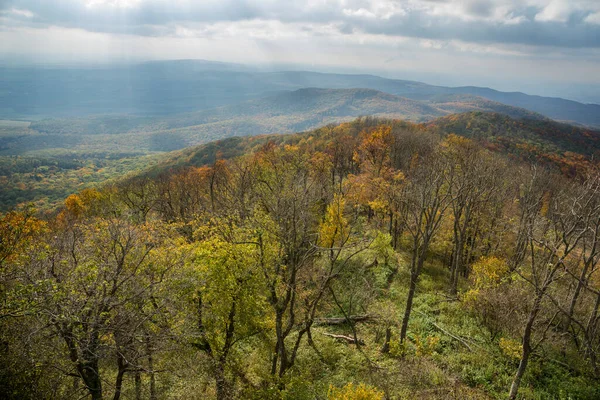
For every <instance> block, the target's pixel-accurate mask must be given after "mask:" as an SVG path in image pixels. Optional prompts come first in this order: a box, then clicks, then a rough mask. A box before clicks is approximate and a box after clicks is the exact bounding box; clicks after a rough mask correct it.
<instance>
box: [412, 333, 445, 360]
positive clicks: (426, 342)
mask: <svg viewBox="0 0 600 400" xmlns="http://www.w3.org/2000/svg"><path fill="white" fill-rule="evenodd" d="M439 341H440V338H439V337H438V336H426V337H421V336H419V335H417V337H416V338H415V346H416V355H417V356H429V355H431V354H433V352H434V351H435V348H436V346H437V344H438V343H439Z"/></svg>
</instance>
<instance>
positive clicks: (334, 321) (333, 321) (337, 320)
mask: <svg viewBox="0 0 600 400" xmlns="http://www.w3.org/2000/svg"><path fill="white" fill-rule="evenodd" d="M373 319H375V316H374V315H351V316H350V317H348V319H346V318H345V317H333V318H316V319H315V324H317V325H343V324H345V323H348V322H353V323H356V322H365V321H370V320H373ZM348 320H350V321H348Z"/></svg>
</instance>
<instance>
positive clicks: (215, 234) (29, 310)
mask: <svg viewBox="0 0 600 400" xmlns="http://www.w3.org/2000/svg"><path fill="white" fill-rule="evenodd" d="M599 138H600V135H599V134H598V133H597V132H593V131H590V130H586V129H581V128H574V127H572V126H568V125H561V124H555V123H553V122H549V121H542V120H534V121H531V120H529V121H527V120H513V119H510V118H509V117H505V116H501V115H497V114H486V113H470V114H460V115H451V116H448V117H444V118H442V119H440V120H436V121H434V122H433V123H418V124H417V123H410V122H404V121H401V120H392V119H378V118H359V119H356V120H354V121H351V122H345V123H341V124H330V125H326V126H324V127H321V128H318V129H316V130H312V131H308V132H304V133H298V134H288V135H263V136H255V137H245V138H233V139H225V140H222V141H221V142H218V143H217V144H214V143H212V144H208V145H201V146H199V147H194V148H191V149H185V150H182V151H181V152H179V153H176V154H175V156H173V157H172V158H170V159H165V160H163V161H161V162H159V163H157V164H156V165H154V166H152V167H151V168H147V169H146V170H145V171H143V172H141V173H139V174H137V175H135V176H126V177H125V178H123V179H120V180H114V181H110V182H106V183H104V184H101V185H96V186H94V187H91V188H86V189H83V190H80V191H78V192H77V193H74V194H71V195H69V196H68V197H66V199H64V202H62V204H61V205H60V206H58V207H57V208H53V209H49V210H44V212H40V210H36V209H35V207H34V206H33V205H27V204H22V205H20V206H18V207H13V210H12V211H6V212H5V213H4V214H2V215H0V235H1V240H0V344H1V347H2V351H0V392H1V393H2V394H3V396H4V398H7V399H80V398H81V399H82V398H91V399H94V400H98V399H113V400H119V399H136V400H139V399H153V400H158V399H218V400H225V399H237V398H241V399H330V400H338V399H339V400H341V399H365V400H366V399H373V400H374V399H506V398H508V399H511V400H512V399H597V398H600V384H599V383H598V382H600V168H599V166H598V165H597V161H595V158H594V157H595V152H596V153H597V151H596V150H595V149H597V148H598V140H599Z"/></svg>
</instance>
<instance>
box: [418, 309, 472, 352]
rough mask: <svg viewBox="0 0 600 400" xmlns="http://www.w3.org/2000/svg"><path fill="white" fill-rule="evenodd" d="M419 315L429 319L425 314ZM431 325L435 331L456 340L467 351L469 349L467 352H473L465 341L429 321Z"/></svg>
mask: <svg viewBox="0 0 600 400" xmlns="http://www.w3.org/2000/svg"><path fill="white" fill-rule="evenodd" d="M419 314H421V315H422V316H424V317H426V318H428V319H429V316H428V315H427V314H425V313H421V312H419ZM428 322H429V323H430V324H431V325H433V326H434V327H435V328H436V329H437V330H439V331H441V332H442V333H444V334H446V335H448V336H450V337H451V338H452V339H454V340H458V341H459V342H460V343H462V344H463V345H464V346H465V347H466V348H467V349H469V351H473V349H472V348H471V346H469V343H467V342H466V340H464V339H462V338H460V337H458V336H456V335H453V334H452V333H450V332H448V331H447V330H446V329H444V328H442V327H441V326H439V325H438V324H436V323H435V322H433V321H431V319H430V320H429V321H428Z"/></svg>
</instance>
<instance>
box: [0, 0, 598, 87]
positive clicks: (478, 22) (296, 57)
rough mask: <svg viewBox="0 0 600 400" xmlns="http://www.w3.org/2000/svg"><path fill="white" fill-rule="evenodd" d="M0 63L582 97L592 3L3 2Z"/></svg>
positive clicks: (594, 72)
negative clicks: (111, 65)
mask: <svg viewBox="0 0 600 400" xmlns="http://www.w3.org/2000/svg"><path fill="white" fill-rule="evenodd" d="M0 58H1V59H2V60H4V61H5V62H11V61H15V60H16V61H19V62H24V61H26V62H40V63H48V62H50V63H56V62H60V63H65V62H68V63H97V62H113V61H117V62H123V61H140V60H150V59H184V58H185V59H187V58H199V59H209V60H221V61H232V62H239V63H260V64H288V65H294V64H296V65H299V64H302V65H305V66H306V67H307V69H320V70H323V69H330V70H335V69H340V70H344V71H350V70H353V71H372V72H378V73H381V74H384V75H388V76H396V77H405V78H409V79H415V78H419V79H421V80H425V81H428V82H431V83H438V84H443V83H446V84H476V85H488V86H493V87H499V88H500V89H517V88H521V87H525V88H531V90H529V91H530V92H531V91H534V92H539V93H540V94H552V93H553V91H554V92H556V91H558V90H559V88H562V89H560V90H561V91H562V90H571V91H574V92H578V93H580V94H581V96H580V98H583V97H585V96H592V97H593V96H594V95H595V94H597V92H596V91H597V90H598V88H599V87H600V0H397V1H388V0H331V1H330V0H307V1H299V0H197V1H190V0H0ZM549 87H552V89H549ZM571 97H576V96H575V95H572V96H571Z"/></svg>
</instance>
